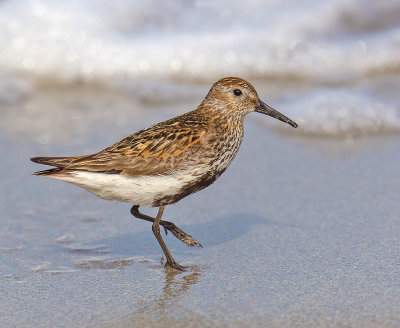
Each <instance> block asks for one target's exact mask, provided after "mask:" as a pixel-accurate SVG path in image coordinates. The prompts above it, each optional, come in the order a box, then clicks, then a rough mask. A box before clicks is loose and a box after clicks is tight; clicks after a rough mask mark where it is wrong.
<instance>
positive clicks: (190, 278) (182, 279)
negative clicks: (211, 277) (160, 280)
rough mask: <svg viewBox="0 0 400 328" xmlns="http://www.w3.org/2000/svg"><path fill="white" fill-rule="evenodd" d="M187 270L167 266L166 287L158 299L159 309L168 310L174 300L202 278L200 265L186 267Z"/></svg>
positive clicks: (165, 270) (165, 271)
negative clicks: (182, 270)
mask: <svg viewBox="0 0 400 328" xmlns="http://www.w3.org/2000/svg"><path fill="white" fill-rule="evenodd" d="M186 270H187V271H185V272H181V271H177V270H174V269H171V268H165V269H164V273H165V280H164V287H163V289H162V294H161V297H160V298H159V299H158V300H157V303H158V306H159V309H160V310H161V311H162V310H167V309H168V307H169V305H170V304H172V303H173V302H171V301H173V300H175V299H177V298H180V297H182V296H183V295H184V294H185V293H186V292H187V291H189V289H190V286H192V285H195V284H197V283H198V281H199V279H200V272H201V268H200V266H196V265H193V266H189V267H186Z"/></svg>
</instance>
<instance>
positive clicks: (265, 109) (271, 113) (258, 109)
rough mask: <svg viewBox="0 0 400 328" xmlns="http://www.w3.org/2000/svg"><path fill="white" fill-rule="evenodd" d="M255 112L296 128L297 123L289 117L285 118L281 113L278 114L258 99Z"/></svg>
mask: <svg viewBox="0 0 400 328" xmlns="http://www.w3.org/2000/svg"><path fill="white" fill-rule="evenodd" d="M255 111H256V112H258V113H262V114H266V115H269V116H271V117H273V118H276V119H278V120H280V121H282V122H285V123H287V124H290V125H291V126H293V127H294V128H297V126H298V125H297V123H296V122H294V121H292V120H291V119H290V118H289V117H286V116H285V115H283V114H282V113H279V112H278V111H277V110H275V109H273V108H272V107H270V106H268V105H267V104H266V103H265V102H262V101H261V100H260V99H258V101H257V106H256V109H255Z"/></svg>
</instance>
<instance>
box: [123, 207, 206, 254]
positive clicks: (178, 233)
mask: <svg viewBox="0 0 400 328" xmlns="http://www.w3.org/2000/svg"><path fill="white" fill-rule="evenodd" d="M131 214H132V215H133V216H134V217H137V218H138V219H142V220H146V221H149V222H153V223H154V221H155V218H153V217H151V216H148V215H146V214H143V213H140V212H139V205H134V206H133V207H132V208H131ZM160 225H161V226H162V227H164V229H165V234H167V231H168V230H169V231H171V232H172V234H173V235H174V236H175V237H176V238H178V239H179V240H180V241H182V242H184V243H185V244H186V245H188V246H197V247H203V246H201V244H200V243H199V242H198V241H197V240H196V239H194V238H193V237H192V236H190V235H188V234H187V233H186V232H184V231H183V230H182V229H180V228H178V227H177V226H176V225H175V224H174V223H172V222H169V221H163V220H160Z"/></svg>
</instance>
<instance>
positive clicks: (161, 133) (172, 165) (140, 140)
mask: <svg viewBox="0 0 400 328" xmlns="http://www.w3.org/2000/svg"><path fill="white" fill-rule="evenodd" d="M178 123H179V122H178ZM204 142H205V130H204V129H201V128H199V129H196V128H193V127H189V126H186V125H185V124H183V125H182V124H175V125H167V126H165V125H160V126H157V125H156V126H153V127H151V128H148V129H144V130H141V131H139V132H137V133H135V134H132V135H130V136H129V137H126V138H125V139H123V140H121V141H119V142H117V143H116V144H114V145H112V146H110V147H108V148H106V149H104V150H102V151H100V152H98V153H96V154H92V155H87V156H79V157H69V158H62V159H58V160H57V159H53V160H47V163H48V164H51V165H55V166H58V167H62V168H63V169H66V170H82V171H90V172H104V173H122V174H124V175H127V176H137V175H157V174H168V173H171V172H173V171H175V170H179V169H182V168H185V167H187V168H190V164H191V163H194V162H199V161H202V159H201V157H200V156H199V155H198V154H197V155H195V153H196V152H197V151H198V150H199V149H200V148H202V145H203V144H204ZM42 163H44V164H47V163H46V162H45V161H43V162H42Z"/></svg>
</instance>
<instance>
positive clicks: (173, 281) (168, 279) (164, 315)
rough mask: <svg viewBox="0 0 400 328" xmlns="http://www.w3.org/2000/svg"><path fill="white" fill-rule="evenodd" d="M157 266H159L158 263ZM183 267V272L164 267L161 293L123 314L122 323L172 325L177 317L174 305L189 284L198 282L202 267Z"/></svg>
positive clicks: (186, 290) (177, 302)
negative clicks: (125, 314) (134, 309)
mask: <svg viewBox="0 0 400 328" xmlns="http://www.w3.org/2000/svg"><path fill="white" fill-rule="evenodd" d="M157 268H159V266H158V265H157ZM185 268H186V271H184V272H182V271H177V270H174V269H171V268H164V272H163V276H164V284H163V286H162V289H161V294H159V295H158V297H156V298H150V299H149V300H146V301H145V302H144V303H142V304H141V306H139V308H138V309H137V310H136V311H134V312H132V313H130V314H129V315H127V316H125V317H124V318H123V319H122V323H123V325H124V326H129V325H131V324H132V323H133V322H134V323H135V325H136V326H141V324H142V323H143V324H146V325H149V323H154V324H159V323H162V324H163V326H164V325H165V326H168V325H169V326H174V325H175V324H176V320H178V319H177V318H174V315H173V313H174V312H175V311H176V307H177V306H178V307H179V305H178V304H179V299H180V298H182V297H183V296H184V295H185V294H186V293H188V292H189V290H190V287H191V286H193V285H195V284H197V283H198V282H199V280H200V277H201V271H202V270H203V269H204V267H201V266H197V265H194V266H187V267H185ZM181 319H182V318H181ZM182 320H183V319H182Z"/></svg>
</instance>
